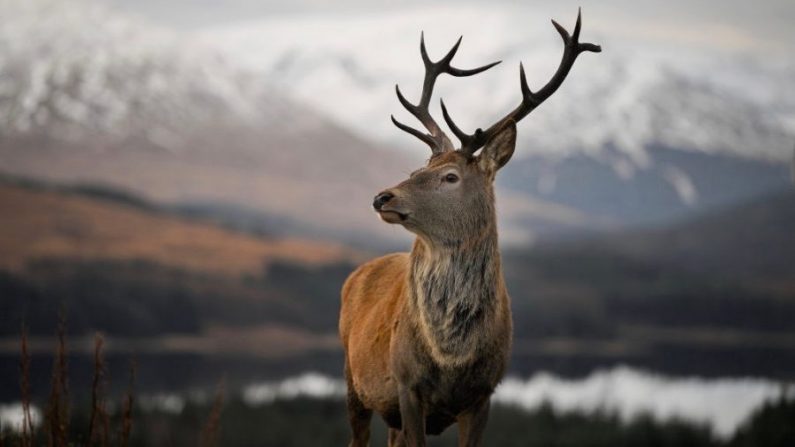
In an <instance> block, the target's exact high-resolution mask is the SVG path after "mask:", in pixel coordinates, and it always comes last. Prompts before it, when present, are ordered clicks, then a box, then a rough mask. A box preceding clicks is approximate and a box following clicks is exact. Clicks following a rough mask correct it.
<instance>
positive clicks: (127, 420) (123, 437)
mask: <svg viewBox="0 0 795 447" xmlns="http://www.w3.org/2000/svg"><path fill="white" fill-rule="evenodd" d="M135 367H136V365H135V360H130V381H129V383H128V384H127V394H126V395H125V396H124V401H123V402H122V410H121V433H120V435H119V444H120V445H121V447H127V446H128V445H129V443H130V432H131V431H132V423H133V416H132V410H133V405H135V394H134V391H135Z"/></svg>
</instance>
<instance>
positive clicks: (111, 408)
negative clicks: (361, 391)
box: [0, 320, 795, 447]
mask: <svg viewBox="0 0 795 447" xmlns="http://www.w3.org/2000/svg"><path fill="white" fill-rule="evenodd" d="M57 335H58V337H57V339H58V342H57V344H56V350H55V356H54V358H53V362H52V365H53V366H52V375H51V378H52V379H51V390H50V393H49V397H48V399H47V401H46V403H45V404H44V405H41V408H44V409H45V410H44V415H43V416H44V418H43V419H44V420H43V421H40V423H38V424H35V425H34V420H33V417H32V411H31V408H32V405H33V404H34V402H32V400H33V399H32V398H31V389H30V375H31V368H30V356H29V353H28V342H27V336H26V332H25V331H24V329H23V332H22V336H21V340H20V351H21V352H20V354H21V355H20V362H19V366H20V368H19V372H20V374H19V384H20V396H21V401H22V405H23V423H22V426H21V427H19V429H18V430H16V431H11V430H10V427H3V430H0V447H4V446H20V447H32V446H37V445H47V446H63V447H66V446H102V447H105V446H110V445H113V446H120V447H128V446H160V445H172V446H194V445H199V446H201V447H211V446H216V445H220V446H225V447H238V446H240V447H243V446H279V447H291V446H295V447H299V446H310V445H311V446H318V445H320V446H334V445H346V444H347V441H348V439H349V438H348V433H349V432H348V424H347V416H346V410H345V404H344V402H343V400H342V399H340V398H307V397H298V398H292V399H276V400H274V401H271V402H267V403H258V404H256V405H254V404H250V403H248V402H246V401H245V400H244V399H243V398H242V397H240V396H239V395H237V394H235V395H232V396H230V397H227V396H226V392H225V389H224V383H223V381H222V382H220V383H219V386H218V387H217V389H216V391H215V395H214V397H212V398H204V399H189V400H187V402H186V404H185V406H184V407H183V408H181V409H179V411H175V410H174V408H173V407H172V408H171V409H168V408H164V407H162V406H160V407H159V406H156V405H154V406H153V405H141V404H140V403H139V400H140V399H138V398H137V397H136V393H135V374H136V373H135V365H134V363H132V364H131V367H130V372H129V382H128V384H127V387H126V391H125V392H124V393H123V394H122V396H120V397H119V398H118V399H115V400H114V399H113V398H112V397H111V396H108V393H107V391H106V390H107V382H108V375H107V368H106V365H105V362H104V355H103V339H102V338H101V336H99V335H97V337H96V341H95V350H94V371H93V378H92V381H91V383H92V386H91V391H90V393H87V395H85V396H70V389H69V365H68V363H67V358H68V357H67V345H66V330H65V322H64V321H63V320H61V322H60V324H59V328H58V331H57ZM72 401H75V402H79V403H80V404H79V405H75V406H72V405H71V402H72ZM793 420H795V400H792V399H789V400H788V399H785V398H783V397H782V398H781V399H779V400H778V401H775V402H769V403H767V404H766V405H765V406H763V407H761V408H760V409H759V410H757V412H756V413H755V414H754V415H753V417H752V418H751V419H750V420H749V421H748V422H747V423H746V425H745V426H743V427H741V428H740V430H738V431H737V433H735V435H734V437H733V438H732V439H728V440H726V439H717V438H716V437H714V436H713V435H712V434H711V433H710V431H709V429H708V428H707V427H704V426H698V425H694V424H692V423H688V422H685V421H676V420H672V421H668V422H659V421H655V420H653V419H652V418H651V417H640V418H636V419H635V420H633V421H630V422H628V423H627V422H625V421H621V420H620V419H619V418H618V417H617V416H615V415H612V414H607V413H594V414H576V413H572V414H557V413H556V412H554V411H553V409H552V408H551V407H549V406H542V407H541V408H538V409H535V410H532V411H527V410H524V409H521V408H518V407H514V406H508V405H493V406H492V411H491V416H490V422H489V425H488V427H487V430H486V434H485V445H493V446H504V447H512V446H517V447H518V446H522V447H528V446H545V447H548V446H561V447H563V446H572V447H574V446H577V447H588V446H594V447H597V446H604V447H607V446H610V447H622V446H627V447H630V446H631V447H643V446H650V447H651V446H653V447H666V446H671V447H674V446H676V447H699V446H704V447H706V446H712V447H752V446H753V447H765V446H769V447H777V446H782V447H783V446H792V445H795V425H793V424H792V421H793ZM456 442H457V441H456V431H455V429H448V430H447V431H446V432H445V433H443V434H442V435H441V436H439V437H433V438H431V439H430V440H429V446H431V447H442V446H453V445H456ZM373 445H386V429H385V426H384V425H383V423H382V422H380V420H379V419H378V418H377V417H376V418H374V422H373Z"/></svg>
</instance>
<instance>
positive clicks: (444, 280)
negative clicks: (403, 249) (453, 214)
mask: <svg viewBox="0 0 795 447" xmlns="http://www.w3.org/2000/svg"><path fill="white" fill-rule="evenodd" d="M475 233H476V234H477V236H476V237H475V238H473V239H472V240H467V241H463V242H462V243H461V244H456V245H454V246H451V245H450V244H441V245H436V246H434V245H433V244H432V243H431V242H428V241H427V240H425V239H423V238H417V240H416V241H415V243H414V248H413V249H412V252H411V272H410V275H409V290H410V291H411V303H412V307H413V308H414V309H413V310H414V311H415V315H417V316H418V320H419V327H420V329H421V331H422V335H423V338H424V339H425V341H426V342H427V344H428V346H429V348H430V352H431V356H432V357H433V358H434V360H435V361H436V362H437V363H438V364H440V365H442V366H457V365H463V364H465V363H467V362H469V361H470V360H471V359H472V358H473V356H474V355H475V353H476V352H478V350H479V348H480V347H481V344H482V342H483V337H482V335H483V333H484V331H483V330H480V329H481V328H483V327H484V325H488V324H490V322H491V319H492V316H493V315H494V314H495V312H494V309H495V306H496V305H497V299H496V294H497V288H498V282H499V281H500V280H501V278H502V276H501V275H502V272H501V268H500V254H499V250H498V247H497V231H496V222H495V219H494V218H492V219H491V221H490V222H489V223H488V224H487V226H486V227H485V228H483V229H481V231H478V232H475Z"/></svg>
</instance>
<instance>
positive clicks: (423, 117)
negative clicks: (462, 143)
mask: <svg viewBox="0 0 795 447" xmlns="http://www.w3.org/2000/svg"><path fill="white" fill-rule="evenodd" d="M461 39H462V38H461V37H459V38H458V40H457V41H456V43H455V45H453V47H452V48H451V49H450V51H448V52H447V54H446V55H445V56H444V57H443V58H441V59H439V60H438V61H436V62H434V61H432V60H431V58H430V57H429V56H428V51H427V50H426V48H425V33H422V34H420V55H421V56H422V62H423V64H424V65H425V79H424V80H423V84H422V93H421V94H420V101H419V103H417V104H413V103H411V102H410V101H409V100H407V99H406V97H405V96H403V93H401V91H400V87H399V86H397V85H396V86H395V93H396V94H397V97H398V101H400V103H401V104H402V105H403V107H405V108H406V110H408V111H409V112H410V113H411V114H412V115H414V117H415V118H417V120H419V121H420V123H422V125H423V126H425V129H427V130H428V132H429V133H427V134H426V133H424V132H422V131H420V130H417V129H414V128H412V127H409V126H407V125H405V124H403V123H401V122H400V121H398V120H396V119H395V117H394V116H393V117H392V122H393V123H394V124H395V126H397V127H398V128H399V129H400V130H402V131H404V132H407V133H409V134H411V135H414V136H415V137H417V138H419V139H420V140H422V141H423V142H424V143H425V144H427V145H428V146H430V147H431V150H432V151H433V153H434V154H437V153H441V152H445V151H452V150H454V149H455V148H454V147H453V143H452V142H451V141H450V138H448V137H447V135H445V133H444V132H443V131H442V129H441V128H440V127H439V125H438V124H437V123H436V121H435V120H434V119H433V117H432V116H431V114H430V112H429V111H428V106H429V104H430V102H431V96H432V95H433V87H434V85H435V84H436V78H438V77H439V75H440V74H442V73H447V74H449V75H451V76H456V77H464V76H472V75H476V74H478V73H481V72H483V71H486V70H488V69H489V68H491V67H493V66H495V65H497V64H499V63H500V62H499V61H498V62H493V63H491V64H488V65H484V66H482V67H477V68H472V69H460V68H456V67H453V66H451V65H450V62H451V61H452V60H453V57H454V56H455V54H456V52H457V51H458V47H459V46H460V45H461ZM457 130H459V131H460V129H457ZM454 132H455V130H454Z"/></svg>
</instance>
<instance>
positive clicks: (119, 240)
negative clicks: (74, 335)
mask: <svg viewBox="0 0 795 447" xmlns="http://www.w3.org/2000/svg"><path fill="white" fill-rule="evenodd" d="M354 257H356V255H355V254H354V253H353V252H352V251H350V250H347V249H346V248H344V247H342V246H339V245H335V244H331V243H321V242H313V241H306V240H298V239H287V240H278V241H277V240H267V239H262V238H256V237H252V236H248V235H244V234H238V233H234V232H231V231H227V230H225V229H222V228H219V227H216V226H213V225H211V224H206V223H198V222H191V221H188V220H186V219H183V218H180V217H176V216H169V215H166V214H160V213H156V212H148V211H146V210H142V209H138V208H135V207H130V206H127V205H124V204H120V203H119V204H117V203H110V202H107V201H102V200H97V199H93V198H89V197H83V196H77V195H70V194H65V193H59V192H53V191H40V190H31V189H26V188H22V187H18V186H11V185H0V268H2V269H9V270H15V271H20V270H23V269H24V268H25V266H26V265H27V264H28V263H29V262H30V261H32V260H36V259H42V258H75V259H82V260H91V259H110V260H115V261H126V260H130V261H133V260H145V261H151V262H155V263H158V264H161V265H164V266H169V267H175V268H179V269H184V270H192V271H200V272H205V273H213V274H223V275H233V276H240V275H244V274H259V273H261V272H262V271H263V267H264V266H265V265H267V263H269V262H272V261H274V260H284V261H291V262H298V263H305V264H322V263H329V262H335V261H343V260H348V259H352V258H354Z"/></svg>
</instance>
